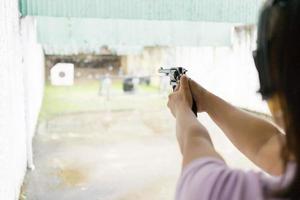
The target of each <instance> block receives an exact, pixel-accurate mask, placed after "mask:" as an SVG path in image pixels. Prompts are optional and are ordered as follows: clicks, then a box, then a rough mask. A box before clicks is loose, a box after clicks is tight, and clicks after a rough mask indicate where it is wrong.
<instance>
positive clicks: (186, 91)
mask: <svg viewBox="0 0 300 200" xmlns="http://www.w3.org/2000/svg"><path fill="white" fill-rule="evenodd" d="M192 105H193V97H192V93H191V90H190V86H189V80H188V78H187V76H186V75H183V76H181V78H180V82H179V84H178V85H177V87H176V89H175V91H174V92H173V93H172V94H170V95H169V101H168V107H169V109H170V111H171V113H172V114H173V116H174V117H175V118H176V117H177V116H178V113H179V112H181V111H185V110H187V109H189V110H191V108H192Z"/></svg>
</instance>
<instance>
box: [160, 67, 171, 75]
mask: <svg viewBox="0 0 300 200" xmlns="http://www.w3.org/2000/svg"><path fill="white" fill-rule="evenodd" d="M171 71H172V69H164V68H160V69H159V70H158V73H160V74H170V73H171Z"/></svg>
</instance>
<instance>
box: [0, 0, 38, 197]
mask: <svg viewBox="0 0 300 200" xmlns="http://www.w3.org/2000/svg"><path fill="white" fill-rule="evenodd" d="M34 26H35V23H34V20H33V19H30V18H27V19H22V20H21V19H19V12H18V0H1V1H0V110H1V112H0V177H1V178H0V199H1V200H2V199H3V200H13V199H18V196H19V191H20V187H21V185H22V181H23V178H24V175H25V171H26V166H27V161H28V158H29V157H30V156H29V157H28V155H30V153H31V152H30V150H31V138H32V136H33V133H34V130H35V125H36V122H37V116H38V111H39V108H40V105H41V100H42V94H43V82H44V80H43V77H44V76H43V52H42V49H41V47H40V46H39V45H37V44H36V43H35V32H34V31H33V30H34Z"/></svg>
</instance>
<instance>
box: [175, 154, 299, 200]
mask: <svg viewBox="0 0 300 200" xmlns="http://www.w3.org/2000/svg"><path fill="white" fill-rule="evenodd" d="M294 167H295V166H294V165H291V164H289V165H288V170H287V173H286V175H285V176H282V177H267V176H266V175H265V174H263V173H259V172H253V171H249V172H245V171H241V170H233V169H231V168H229V167H228V166H227V165H226V163H225V162H224V161H222V160H219V159H216V158H201V159H198V160H194V161H193V162H192V163H190V164H189V165H188V166H186V167H185V168H184V170H183V172H182V174H181V177H180V179H179V182H178V185H177V190H176V197H175V199H176V200H263V199H269V200H271V199H272V200H275V198H267V196H268V194H269V193H270V192H272V191H273V190H276V189H279V188H282V187H283V186H284V185H287V184H288V182H289V180H291V179H292V177H293V171H294V169H293V168H294ZM277 200H278V199H277Z"/></svg>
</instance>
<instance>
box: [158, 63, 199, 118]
mask: <svg viewBox="0 0 300 200" xmlns="http://www.w3.org/2000/svg"><path fill="white" fill-rule="evenodd" d="M186 72H187V70H186V69H185V68H183V67H173V68H163V67H162V68H160V69H159V70H158V73H160V74H165V75H166V76H168V77H169V78H170V85H171V86H172V88H173V91H174V90H175V88H176V87H177V85H178V84H179V81H180V78H181V76H182V75H184V74H186ZM192 111H193V112H194V114H195V115H196V117H197V111H198V109H197V104H196V101H195V99H194V98H193V105H192Z"/></svg>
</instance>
